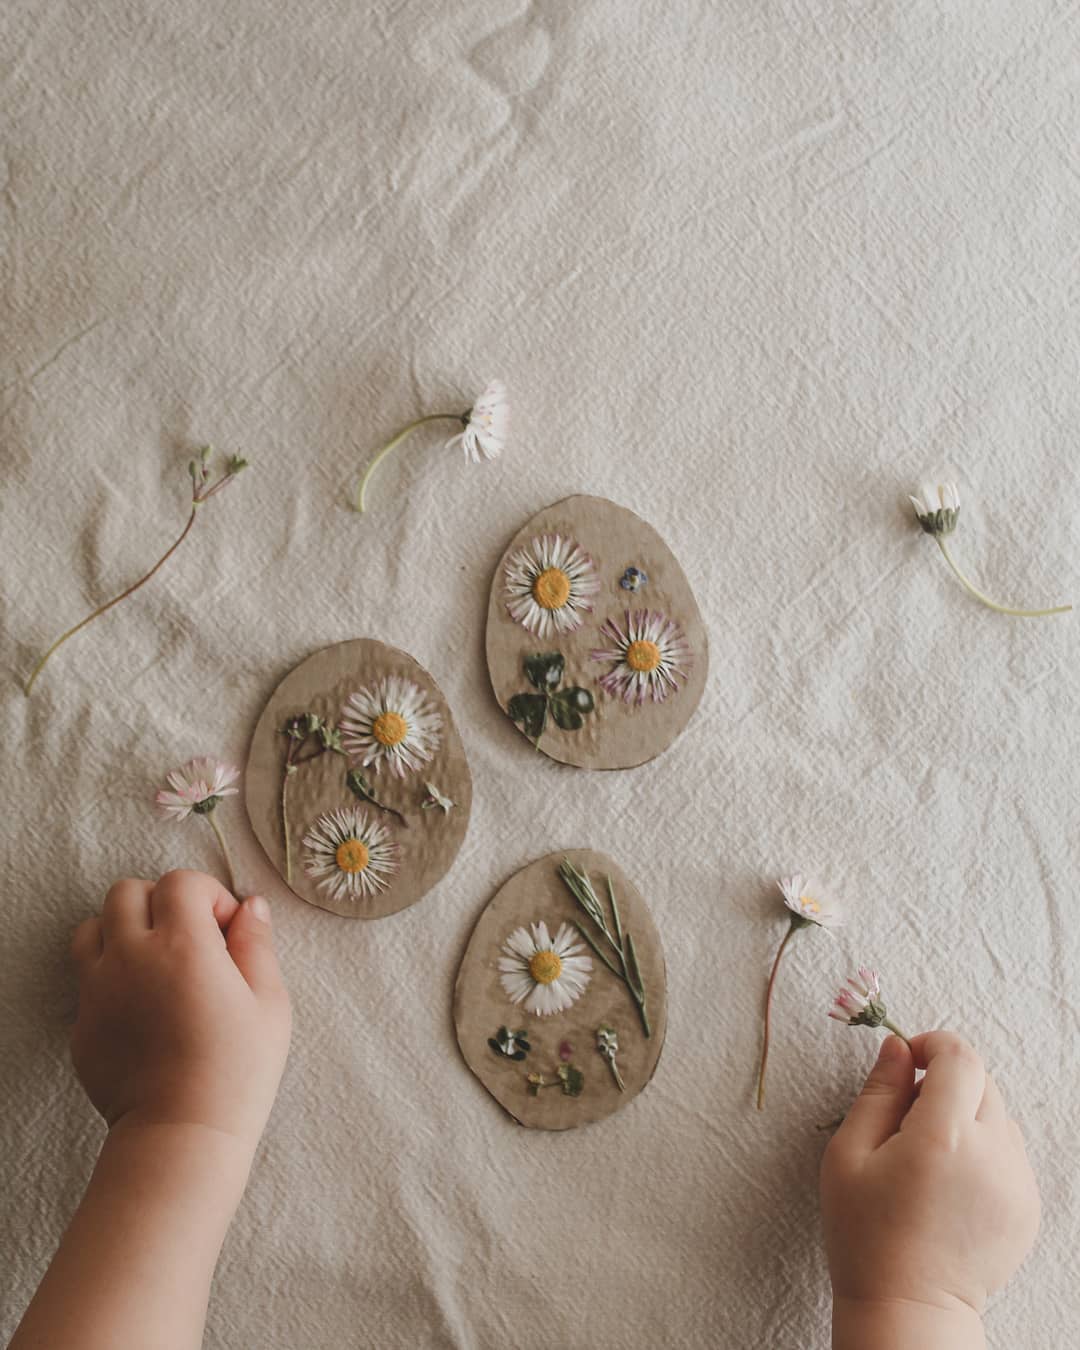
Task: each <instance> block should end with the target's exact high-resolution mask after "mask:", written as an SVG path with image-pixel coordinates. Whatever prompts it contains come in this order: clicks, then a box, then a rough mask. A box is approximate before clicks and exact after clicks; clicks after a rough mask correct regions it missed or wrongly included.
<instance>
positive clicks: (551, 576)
mask: <svg viewBox="0 0 1080 1350" xmlns="http://www.w3.org/2000/svg"><path fill="white" fill-rule="evenodd" d="M532 593H533V599H534V600H535V601H536V603H537V604H538V605H539V606H540V608H541V609H562V607H563V605H565V604H566V602H567V600H569V599H570V578H569V577H568V576H567V575H566V573H565V572H564V571H563V570H562V568H561V567H545V568H544V570H543V571H542V572H541V573H540V575H539V576H538V577H537V578H536V580H535V581H534V582H533V587H532Z"/></svg>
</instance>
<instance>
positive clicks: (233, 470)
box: [23, 445, 248, 698]
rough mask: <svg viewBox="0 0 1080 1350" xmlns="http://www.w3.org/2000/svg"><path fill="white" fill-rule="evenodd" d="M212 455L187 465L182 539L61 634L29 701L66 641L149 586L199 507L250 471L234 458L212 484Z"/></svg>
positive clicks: (205, 451)
mask: <svg viewBox="0 0 1080 1350" xmlns="http://www.w3.org/2000/svg"><path fill="white" fill-rule="evenodd" d="M210 453H211V451H210V447H209V446H208V445H205V446H203V448H202V449H201V450H200V451H199V456H198V458H197V459H193V460H192V461H191V462H190V463H189V464H188V473H189V474H190V475H191V513H190V515H189V516H188V518H187V524H186V525H185V526H184V528H183V529H182V530H181V531H180V535H179V537H178V538H177V539H176V540H175V541H174V542H173V543H172V544H171V545H170V546H169V548H168V549H166V551H165V552H164V553H163V554H162V556H161V557H160V558H159V559H158V560H157V562H156V563H155V564H154V565H153V567H151V569H150V571H149V572H147V573H146V574H145V576H141V577H140V578H139V579H138V581H136V582H133V583H132V584H131V585H130V586H129V587H128V588H127V590H125V591H121V592H120V594H119V595H114V596H113V598H112V599H111V600H107V601H106V602H105V604H103V605H99V606H98V608H97V609H95V610H94V612H93V613H92V614H88V615H87V616H86V618H85V619H81V620H80V621H79V622H78V623H77V624H76V625H75V627H74V628H69V629H68V630H67V632H66V633H61V634H60V636H59V637H58V638H57V639H56V641H55V642H54V643H53V644H52V646H51V647H50V648H49V649H48V651H47V652H46V653H45V654H44V656H42V657H41V658H40V660H39V661H38V663H37V665H36V666H35V667H34V669H33V670H32V671H31V672H30V676H29V678H28V679H27V681H26V683H25V684H24V685H23V693H24V694H26V696H27V697H28V698H29V696H30V694H31V692H32V690H33V688H34V682H35V680H36V679H37V677H38V676H39V675H40V674H41V672H42V670H44V668H45V663H46V662H47V661H48V660H49V658H50V657H51V656H52V655H53V653H54V652H56V651H58V650H59V648H60V647H62V646H63V645H64V643H65V642H67V640H68V638H72V637H74V636H75V634H76V633H78V632H81V630H82V629H84V628H85V627H86V626H87V624H90V623H93V621H94V620H95V619H100V618H101V616H102V615H103V614H105V613H107V611H108V610H110V609H112V607H113V606H114V605H118V604H119V603H120V601H121V600H126V599H127V598H128V596H129V595H134V594H135V592H136V591H137V590H138V589H139V588H140V586H145V585H146V583H147V582H148V581H149V580H150V578H151V577H152V576H153V575H154V574H155V573H156V572H158V571H159V570H160V569H161V568H162V567H164V565H165V564H166V563H167V562H168V561H169V559H170V558H171V557H172V555H173V554H174V553H175V552H176V550H177V549H178V548H179V547H180V545H181V544H182V543H183V542H184V540H185V539H186V538H187V537H188V535H189V534H190V532H191V528H192V526H193V525H194V524H195V517H196V516H197V515H198V512H199V507H200V506H202V505H203V504H204V503H205V502H208V501H209V500H210V498H211V497H214V496H216V495H217V493H219V492H221V490H222V489H223V488H226V487H228V485H229V484H230V483H231V482H232V480H233V479H234V478H235V477H236V475H237V474H238V473H240V471H241V470H242V469H246V468H247V463H248V462H247V460H246V459H242V458H241V457H240V456H239V455H232V456H231V457H230V458H229V460H228V462H227V463H226V465H225V469H224V471H223V472H222V474H221V477H220V478H218V479H217V480H216V481H212V480H211V473H210Z"/></svg>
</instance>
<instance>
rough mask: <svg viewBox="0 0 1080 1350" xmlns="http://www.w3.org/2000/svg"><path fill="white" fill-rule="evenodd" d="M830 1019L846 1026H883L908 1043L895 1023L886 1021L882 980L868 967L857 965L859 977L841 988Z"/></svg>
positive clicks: (887, 1015) (830, 1012)
mask: <svg viewBox="0 0 1080 1350" xmlns="http://www.w3.org/2000/svg"><path fill="white" fill-rule="evenodd" d="M829 1016H830V1017H832V1018H834V1019H835V1020H836V1021H837V1022H843V1023H844V1025H845V1026H849V1027H884V1028H885V1030H886V1031H891V1032H892V1033H893V1035H894V1036H899V1037H900V1039H901V1040H902V1041H907V1040H908V1038H907V1037H906V1036H905V1035H904V1033H903V1032H902V1031H901V1030H900V1028H899V1027H898V1026H897V1025H896V1023H895V1022H891V1021H890V1020H889V1014H888V1010H887V1009H886V1007H885V1002H884V1000H883V999H882V997H881V981H880V979H879V978H878V973H877V971H876V970H871V969H870V967H869V966H860V967H859V973H858V975H856V976H853V977H849V979H848V982H847V984H844V985H841V986H840V990H839V992H838V993H837V995H836V998H835V999H834V1000H833V1006H832V1007H831V1008H830V1009H829ZM908 1043H909V1044H910V1042H908Z"/></svg>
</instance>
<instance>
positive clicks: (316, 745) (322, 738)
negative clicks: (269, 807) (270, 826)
mask: <svg viewBox="0 0 1080 1350" xmlns="http://www.w3.org/2000/svg"><path fill="white" fill-rule="evenodd" d="M282 734H283V735H284V736H286V737H287V738H288V743H287V744H286V747H285V762H284V764H283V765H282V766H281V796H280V799H279V803H280V807H281V830H282V835H283V836H284V839H285V880H286V881H287V882H289V884H290V885H291V884H292V879H293V876H292V840H291V838H290V830H291V826H290V823H289V783H290V782H291V781H292V779H293V777H294V775H295V774H296V773H297V771H298V770H299V768H300V766H301V764H310V763H311V761H312V760H313V759H318V758H319V757H320V756H321V755H325V754H326V753H327V752H330V753H332V754H337V755H344V754H345V751H344V750H343V749H342V746H341V733H340V732H339V731H338V729H337V727H335V726H333V725H332V724H331V723H329V722H327V721H324V719H323V718H321V717H320V716H319V715H318V714H317V713H312V712H307V713H300V715H299V716H297V717H290V718H289V720H288V721H287V722H286V723H285V725H284V727H283V728H282ZM309 742H310V744H309Z"/></svg>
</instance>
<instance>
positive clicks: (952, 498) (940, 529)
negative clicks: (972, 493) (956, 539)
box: [908, 483, 1072, 619]
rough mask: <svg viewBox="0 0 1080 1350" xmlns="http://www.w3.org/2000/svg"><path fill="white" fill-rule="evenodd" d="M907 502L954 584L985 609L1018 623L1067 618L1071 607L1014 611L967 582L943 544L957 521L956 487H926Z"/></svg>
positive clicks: (1059, 606)
mask: <svg viewBox="0 0 1080 1350" xmlns="http://www.w3.org/2000/svg"><path fill="white" fill-rule="evenodd" d="M908 500H909V501H910V502H911V505H912V506H913V507H914V508H915V517H916V519H917V520H918V522H919V524H920V525H921V526H922V528H923V530H924V531H925V532H926V533H927V534H929V535H931V536H932V537H933V539H935V540H936V542H937V546H938V548H939V549H941V553H942V556H943V557H944V559H945V561H946V562H947V563H948V564H949V566H950V567H951V568H952V570H953V572H954V573H955V575H956V577H957V580H958V581H959V582H960V584H961V585H962V586H963V587H964V589H965V590H966V591H967V592H968V593H969V594H970V595H973V596H974V597H975V599H976V600H978V601H979V602H980V603H981V604H984V605H986V607H987V608H988V609H993V610H996V611H997V612H998V613H999V614H1012V615H1014V616H1016V617H1017V618H1021V619H1037V618H1039V617H1041V616H1042V615H1044V614H1067V613H1068V612H1069V611H1070V610H1071V609H1072V605H1054V606H1053V607H1052V608H1050V609H1016V608H1014V607H1013V606H1011V605H999V604H998V603H997V601H996V600H991V599H990V597H989V596H988V595H984V594H983V592H982V591H980V590H979V589H978V587H977V586H974V585H973V584H972V583H971V582H970V581H969V580H968V578H967V577H966V576H965V575H964V574H963V572H961V570H960V568H959V567H958V566H957V564H956V561H955V559H954V558H953V556H952V554H951V553H950V552H949V546H948V545H947V544H946V543H945V539H946V536H947V535H950V534H952V532H953V531H954V530H955V529H956V525H957V522H958V520H959V519H960V494H959V493H958V492H957V490H956V484H955V483H942V484H940V485H939V486H936V487H935V486H933V485H932V484H926V485H924V486H923V488H922V489H921V490H920V493H919V496H917V497H913V496H909V497H908Z"/></svg>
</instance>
